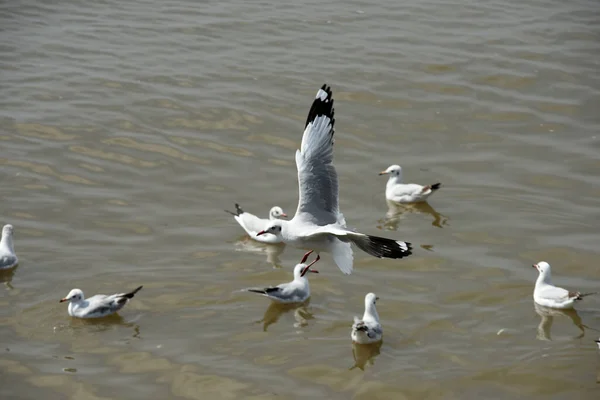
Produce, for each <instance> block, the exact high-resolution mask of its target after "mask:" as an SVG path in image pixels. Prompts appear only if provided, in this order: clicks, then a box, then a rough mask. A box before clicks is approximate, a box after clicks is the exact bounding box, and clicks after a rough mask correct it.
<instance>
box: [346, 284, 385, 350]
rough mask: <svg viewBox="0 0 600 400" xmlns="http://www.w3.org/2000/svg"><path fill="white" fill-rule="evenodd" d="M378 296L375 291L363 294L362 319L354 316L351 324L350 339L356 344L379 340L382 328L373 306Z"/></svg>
mask: <svg viewBox="0 0 600 400" xmlns="http://www.w3.org/2000/svg"><path fill="white" fill-rule="evenodd" d="M377 300H379V297H377V296H375V293H369V294H367V295H366V296H365V314H364V315H363V317H362V320H361V319H359V318H358V317H354V324H353V325H352V334H351V335H350V336H351V337H352V341H353V342H354V343H358V344H368V343H375V342H378V341H380V340H381V338H382V336H383V330H382V329H381V324H380V323H379V314H377V309H376V308H375V303H376V302H377Z"/></svg>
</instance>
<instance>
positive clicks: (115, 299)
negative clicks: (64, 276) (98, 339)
mask: <svg viewBox="0 0 600 400" xmlns="http://www.w3.org/2000/svg"><path fill="white" fill-rule="evenodd" d="M142 287H143V286H140V287H138V288H137V289H135V290H134V291H133V292H129V293H119V294H113V295H110V296H106V295H104V294H97V295H95V296H92V297H90V298H89V299H86V298H85V297H84V296H83V292H82V291H81V290H80V289H73V290H71V291H70V292H69V294H68V295H67V296H66V297H64V298H62V299H60V302H61V303H62V302H65V301H68V302H69V308H68V310H69V315H70V316H71V317H77V318H101V317H106V316H108V315H111V314H114V313H116V312H117V311H119V310H120V309H121V308H123V307H124V306H125V304H127V302H128V301H129V299H131V298H133V296H134V295H135V294H136V293H137V292H139V291H140V289H142Z"/></svg>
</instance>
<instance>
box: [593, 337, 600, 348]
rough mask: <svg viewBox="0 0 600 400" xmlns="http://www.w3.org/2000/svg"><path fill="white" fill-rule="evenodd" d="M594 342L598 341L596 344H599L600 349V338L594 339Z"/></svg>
mask: <svg viewBox="0 0 600 400" xmlns="http://www.w3.org/2000/svg"><path fill="white" fill-rule="evenodd" d="M594 342H596V344H597V345H598V349H600V338H598V339H596V340H594Z"/></svg>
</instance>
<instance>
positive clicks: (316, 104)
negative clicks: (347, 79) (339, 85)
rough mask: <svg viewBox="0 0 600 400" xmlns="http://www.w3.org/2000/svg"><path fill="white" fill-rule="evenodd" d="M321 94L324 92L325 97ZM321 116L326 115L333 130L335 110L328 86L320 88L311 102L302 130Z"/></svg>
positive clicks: (331, 93) (331, 92)
mask: <svg viewBox="0 0 600 400" xmlns="http://www.w3.org/2000/svg"><path fill="white" fill-rule="evenodd" d="M322 92H325V95H324V94H323V93H322ZM321 115H326V116H328V117H329V119H330V120H331V127H332V128H333V126H334V124H335V119H334V118H333V116H334V115H335V110H334V108H333V91H332V90H331V87H330V86H327V84H324V85H323V86H321V89H320V90H319V91H318V92H317V96H316V97H315V100H314V101H313V103H312V106H311V107H310V110H309V112H308V117H306V123H305V124H304V128H306V127H307V126H308V124H310V123H311V122H313V121H314V120H315V118H317V117H319V116H321ZM332 130H333V129H332Z"/></svg>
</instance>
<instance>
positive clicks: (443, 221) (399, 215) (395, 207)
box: [378, 201, 450, 231]
mask: <svg viewBox="0 0 600 400" xmlns="http://www.w3.org/2000/svg"><path fill="white" fill-rule="evenodd" d="M387 205H388V211H387V213H386V214H385V218H383V219H380V220H379V221H378V222H379V223H380V224H381V226H378V228H380V229H384V230H388V231H396V230H398V225H399V224H400V221H401V220H403V219H404V218H406V217H407V216H408V215H409V214H429V215H431V216H432V218H433V222H432V223H431V225H433V226H436V227H438V228H443V227H444V225H447V224H448V220H449V219H450V218H449V217H446V216H445V215H442V214H440V213H439V212H437V211H436V210H435V209H434V208H433V207H432V206H431V205H430V204H429V203H426V202H425V203H414V204H397V203H394V202H391V201H387Z"/></svg>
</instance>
